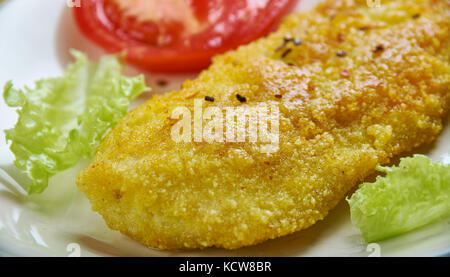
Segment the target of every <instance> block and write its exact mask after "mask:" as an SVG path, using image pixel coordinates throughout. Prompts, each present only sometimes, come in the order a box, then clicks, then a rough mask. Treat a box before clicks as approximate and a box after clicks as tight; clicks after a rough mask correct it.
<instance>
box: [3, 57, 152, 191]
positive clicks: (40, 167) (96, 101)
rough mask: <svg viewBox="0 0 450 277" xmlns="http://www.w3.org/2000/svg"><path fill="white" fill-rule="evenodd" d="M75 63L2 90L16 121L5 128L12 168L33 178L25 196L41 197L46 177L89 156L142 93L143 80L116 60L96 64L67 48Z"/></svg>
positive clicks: (145, 88)
mask: <svg viewBox="0 0 450 277" xmlns="http://www.w3.org/2000/svg"><path fill="white" fill-rule="evenodd" d="M71 53H72V55H73V56H74V57H75V62H74V63H73V64H70V65H69V66H68V68H67V70H66V72H65V73H64V75H63V76H62V77H58V78H49V79H43V80H39V81H37V82H36V83H35V87H34V88H28V87H26V88H24V89H23V90H16V89H14V88H13V85H12V83H11V82H8V83H7V84H6V85H5V87H4V94H3V96H4V99H5V101H6V104H7V105H8V106H10V107H19V109H18V110H17V112H18V114H19V119H18V122H17V124H16V125H15V127H14V128H13V129H10V130H6V131H5V134H6V139H7V141H11V142H12V144H11V151H12V152H13V153H14V155H15V157H16V160H15V165H16V166H17V167H18V168H20V169H21V170H23V171H24V172H25V173H26V174H27V175H28V176H29V177H30V178H31V180H32V182H31V184H29V186H28V193H29V194H32V193H41V192H42V191H44V190H45V188H46V187H47V186H48V179H49V178H50V177H51V176H53V175H55V174H56V173H58V172H60V171H63V170H65V169H68V168H70V167H72V166H74V165H75V164H76V163H77V162H78V161H79V160H80V159H81V158H91V157H92V155H93V154H94V152H95V149H96V147H97V145H98V144H99V142H100V141H101V139H102V137H103V135H104V134H105V133H106V132H107V131H108V129H109V128H111V127H112V126H114V125H115V124H116V123H117V122H118V121H119V119H120V118H121V117H122V116H123V115H124V114H125V113H126V112H127V109H128V106H129V103H130V101H131V100H132V99H134V98H136V97H137V96H139V95H140V94H141V93H142V92H144V91H147V90H148V88H147V87H146V85H145V79H144V76H142V75H141V76H137V77H133V78H130V77H125V76H123V75H122V74H121V70H122V64H121V63H120V62H119V61H118V59H117V57H116V56H105V57H103V58H102V59H101V60H100V61H99V63H98V64H95V63H92V62H90V61H89V60H88V58H87V57H86V55H85V54H83V53H81V52H78V51H75V50H72V51H71Z"/></svg>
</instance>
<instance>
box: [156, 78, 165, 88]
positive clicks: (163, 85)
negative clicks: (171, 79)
mask: <svg viewBox="0 0 450 277" xmlns="http://www.w3.org/2000/svg"><path fill="white" fill-rule="evenodd" d="M156 84H157V85H158V86H159V87H165V86H167V81H166V80H162V79H161V80H158V81H157V82H156Z"/></svg>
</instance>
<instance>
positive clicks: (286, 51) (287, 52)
mask: <svg viewBox="0 0 450 277" xmlns="http://www.w3.org/2000/svg"><path fill="white" fill-rule="evenodd" d="M291 52H292V49H291V48H288V49H286V50H285V51H284V52H283V54H281V57H282V58H285V57H286V56H287V55H289V53H291Z"/></svg>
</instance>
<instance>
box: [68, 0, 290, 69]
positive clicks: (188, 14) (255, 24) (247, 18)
mask: <svg viewBox="0 0 450 277" xmlns="http://www.w3.org/2000/svg"><path fill="white" fill-rule="evenodd" d="M296 2H297V0H81V6H80V7H78V8H74V15H75V20H76V22H77V24H78V26H79V28H80V29H81V31H82V32H83V33H84V35H85V36H87V37H88V38H89V39H91V40H92V41H94V42H95V43H97V44H98V45H100V46H102V47H103V48H104V49H105V50H106V51H108V52H120V51H122V50H126V52H127V60H128V61H129V62H130V63H133V64H135V65H138V66H141V67H143V68H145V69H148V70H150V71H155V72H189V71H197V70H201V69H203V68H206V67H207V66H208V65H209V64H210V62H211V57H212V56H214V55H216V54H219V53H223V52H225V51H227V50H230V49H234V48H236V47H237V46H239V45H242V44H246V43H249V42H250V41H253V40H255V39H257V38H259V37H261V36H264V35H266V34H267V33H268V32H270V31H271V30H272V29H273V28H275V26H276V25H277V23H278V22H279V20H280V19H281V17H282V16H283V15H285V14H286V13H288V12H289V11H290V10H291V9H292V8H293V7H294V6H295V4H296Z"/></svg>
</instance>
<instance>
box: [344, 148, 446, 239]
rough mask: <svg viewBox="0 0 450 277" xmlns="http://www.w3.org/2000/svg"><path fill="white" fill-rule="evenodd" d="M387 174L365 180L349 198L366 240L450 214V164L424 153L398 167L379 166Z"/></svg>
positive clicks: (355, 219)
mask: <svg viewBox="0 0 450 277" xmlns="http://www.w3.org/2000/svg"><path fill="white" fill-rule="evenodd" d="M377 170H379V171H382V172H385V173H386V176H385V177H382V176H378V177H377V179H376V181H375V182H374V183H364V184H362V185H361V186H360V188H359V189H358V190H357V191H356V192H355V193H354V194H353V195H352V197H351V198H350V199H347V201H348V203H349V204H350V212H351V220H352V223H353V224H354V225H355V226H357V227H358V228H359V229H360V230H361V233H362V236H363V238H364V240H366V241H367V242H373V241H378V240H382V239H385V238H389V237H393V236H396V235H399V234H402V233H405V232H408V231H411V230H413V229H416V228H418V227H421V226H423V225H426V224H428V223H431V222H433V221H435V220H437V219H439V218H442V217H445V216H448V215H450V165H445V164H444V163H433V162H432V161H431V160H430V159H429V158H427V157H426V156H423V155H414V156H413V157H410V158H403V159H401V161H400V164H399V166H398V167H395V166H394V167H381V166H380V167H378V168H377Z"/></svg>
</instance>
